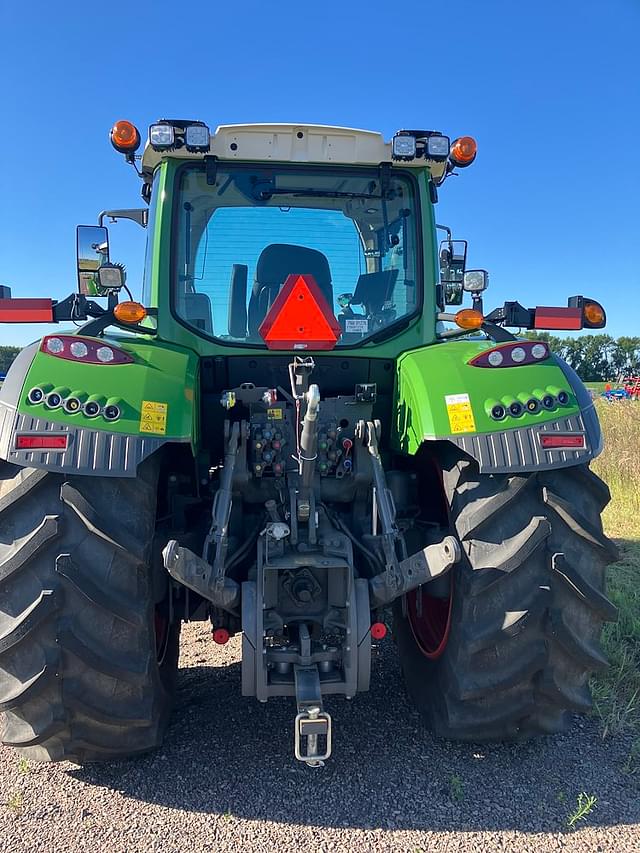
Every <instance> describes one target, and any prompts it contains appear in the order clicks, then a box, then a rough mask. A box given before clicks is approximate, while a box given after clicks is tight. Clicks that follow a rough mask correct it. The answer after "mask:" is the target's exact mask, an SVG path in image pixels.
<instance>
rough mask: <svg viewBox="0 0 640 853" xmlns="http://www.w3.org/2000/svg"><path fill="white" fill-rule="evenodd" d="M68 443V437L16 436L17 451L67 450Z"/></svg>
mask: <svg viewBox="0 0 640 853" xmlns="http://www.w3.org/2000/svg"><path fill="white" fill-rule="evenodd" d="M68 442H69V436H68V435H47V434H46V433H39V434H37V435H33V434H31V435H20V434H18V435H17V436H16V450H66V449H67V444H68Z"/></svg>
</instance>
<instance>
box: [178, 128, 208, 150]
mask: <svg viewBox="0 0 640 853" xmlns="http://www.w3.org/2000/svg"><path fill="white" fill-rule="evenodd" d="M184 142H185V145H186V148H187V151H194V152H199V153H203V154H204V153H205V152H206V151H208V150H209V128H208V127H207V126H206V125H204V124H190V125H189V126H188V127H187V129H186V130H185V134H184Z"/></svg>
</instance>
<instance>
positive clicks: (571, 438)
mask: <svg viewBox="0 0 640 853" xmlns="http://www.w3.org/2000/svg"><path fill="white" fill-rule="evenodd" d="M538 436H539V438H540V445H541V447H542V448H543V449H544V450H559V449H561V448H563V447H568V448H571V449H573V450H584V449H585V447H586V441H585V437H584V435H583V434H582V433H575V432H569V433H563V432H552V433H544V432H540V433H538Z"/></svg>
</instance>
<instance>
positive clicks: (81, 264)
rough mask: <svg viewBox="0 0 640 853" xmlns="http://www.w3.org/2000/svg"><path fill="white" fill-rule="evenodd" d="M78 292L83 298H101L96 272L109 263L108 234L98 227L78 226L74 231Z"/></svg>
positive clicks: (104, 229) (105, 230)
mask: <svg viewBox="0 0 640 853" xmlns="http://www.w3.org/2000/svg"><path fill="white" fill-rule="evenodd" d="M76 263H77V269H78V290H79V292H80V293H82V294H84V295H85V296H103V295H104V293H103V291H102V289H101V287H100V283H99V281H98V270H99V269H100V267H102V266H104V265H105V264H108V263H109V232H108V231H107V229H106V228H103V227H101V226H100V225H78V227H77V229H76Z"/></svg>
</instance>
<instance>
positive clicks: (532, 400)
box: [485, 388, 570, 421]
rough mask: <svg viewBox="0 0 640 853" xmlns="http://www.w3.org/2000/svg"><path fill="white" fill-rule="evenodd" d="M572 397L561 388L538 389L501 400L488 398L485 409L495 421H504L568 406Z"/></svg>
mask: <svg viewBox="0 0 640 853" xmlns="http://www.w3.org/2000/svg"><path fill="white" fill-rule="evenodd" d="M569 400H570V397H569V394H568V392H567V391H564V390H563V389H561V388H547V389H546V390H545V391H540V390H536V391H534V392H533V393H531V394H519V395H518V397H517V398H516V397H502V398H501V399H500V400H487V401H486V402H485V409H486V411H487V414H489V416H490V417H492V418H493V420H494V421H503V420H504V419H505V418H507V417H512V418H519V417H521V416H522V415H524V414H525V413H526V414H529V415H536V414H538V412H542V411H547V412H551V411H553V410H554V409H556V408H557V407H558V406H566V405H567V404H568V403H569Z"/></svg>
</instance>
